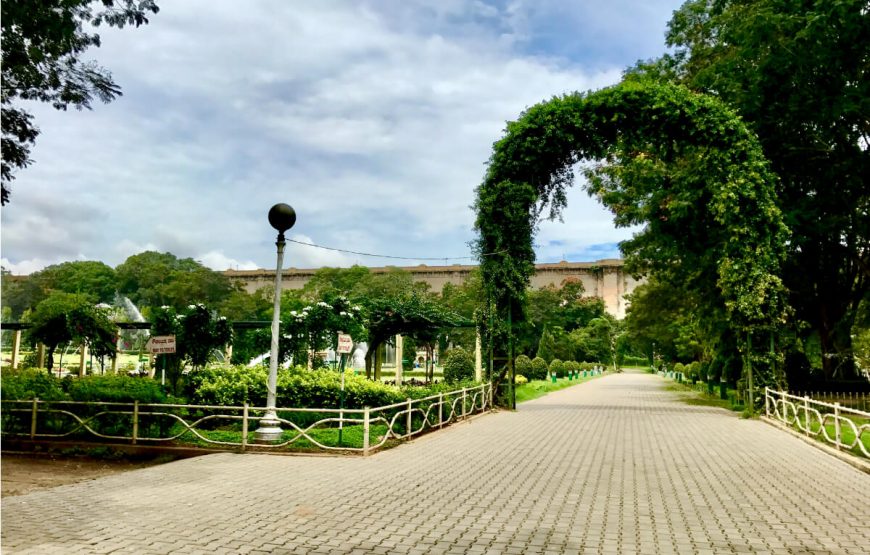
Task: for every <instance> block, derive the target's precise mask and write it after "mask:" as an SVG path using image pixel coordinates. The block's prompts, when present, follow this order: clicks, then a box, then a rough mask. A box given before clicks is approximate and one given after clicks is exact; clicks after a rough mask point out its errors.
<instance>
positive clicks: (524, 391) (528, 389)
mask: <svg viewBox="0 0 870 555" xmlns="http://www.w3.org/2000/svg"><path fill="white" fill-rule="evenodd" d="M597 377H598V376H587V377H585V378H583V377H580V378H575V379H573V380H569V379H568V378H560V379H558V380H556V383H553V382H551V381H550V380H546V381H544V380H534V381H531V382H528V383H524V384H523V385H520V386H517V403H522V402H525V401H531V400H532V399H537V398H538V397H543V396H544V395H546V394H547V393H550V392H552V391H559V390H560V389H565V388H566V387H571V386H572V385H577V384H581V383H584V382H588V381H589V380H593V379H595V378H597Z"/></svg>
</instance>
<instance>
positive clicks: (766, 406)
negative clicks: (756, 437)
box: [764, 386, 770, 418]
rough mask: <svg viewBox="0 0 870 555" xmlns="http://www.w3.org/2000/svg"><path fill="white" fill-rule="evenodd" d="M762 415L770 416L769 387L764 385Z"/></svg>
mask: <svg viewBox="0 0 870 555" xmlns="http://www.w3.org/2000/svg"><path fill="white" fill-rule="evenodd" d="M764 416H766V417H768V418H770V388H769V387H767V386H764Z"/></svg>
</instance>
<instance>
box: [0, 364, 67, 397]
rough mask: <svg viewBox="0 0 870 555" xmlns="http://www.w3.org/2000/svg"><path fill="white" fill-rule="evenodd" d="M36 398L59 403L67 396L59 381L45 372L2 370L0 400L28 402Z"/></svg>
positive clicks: (31, 369) (30, 369) (32, 369)
mask: <svg viewBox="0 0 870 555" xmlns="http://www.w3.org/2000/svg"><path fill="white" fill-rule="evenodd" d="M37 397H38V398H39V399H43V400H45V401H60V400H63V399H66V397H67V396H66V393H65V392H64V390H63V387H62V386H61V381H60V380H59V379H57V378H55V377H54V376H53V375H51V374H50V373H49V372H48V371H47V370H40V369H36V368H28V369H25V370H11V369H4V370H3V379H2V380H0V398H2V399H3V400H30V399H34V398H37Z"/></svg>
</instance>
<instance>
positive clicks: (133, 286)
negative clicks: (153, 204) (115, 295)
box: [115, 251, 234, 310]
mask: <svg viewBox="0 0 870 555" xmlns="http://www.w3.org/2000/svg"><path fill="white" fill-rule="evenodd" d="M115 272H116V275H117V279H118V292H119V293H120V294H122V295H126V296H127V297H129V298H130V300H131V301H133V302H134V303H136V304H137V305H140V306H150V307H159V306H163V305H167V306H172V307H174V308H176V309H178V310H180V309H182V308H183V307H185V306H187V305H189V304H193V303H204V304H206V305H210V306H217V305H219V304H220V303H221V302H223V301H225V300H226V299H227V298H228V297H229V295H230V293H231V292H232V291H233V290H234V287H233V285H232V283H230V281H229V278H227V277H226V276H225V275H223V274H222V273H220V272H215V271H213V270H210V269H209V268H206V267H205V266H203V265H202V264H200V263H199V262H197V261H195V260H193V259H192V258H178V257H176V256H175V255H174V254H171V253H168V252H164V253H160V252H154V251H146V252H143V253H139V254H134V255H133V256H130V257H129V258H127V260H125V261H124V262H123V263H121V264H119V265H118V267H117V268H115Z"/></svg>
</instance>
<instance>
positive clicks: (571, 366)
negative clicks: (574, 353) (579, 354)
mask: <svg viewBox="0 0 870 555" xmlns="http://www.w3.org/2000/svg"><path fill="white" fill-rule="evenodd" d="M578 370H580V363H579V362H577V361H576V360H568V361H565V372H566V373H571V372H577V371H578Z"/></svg>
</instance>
